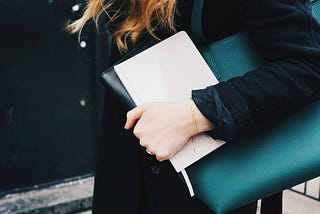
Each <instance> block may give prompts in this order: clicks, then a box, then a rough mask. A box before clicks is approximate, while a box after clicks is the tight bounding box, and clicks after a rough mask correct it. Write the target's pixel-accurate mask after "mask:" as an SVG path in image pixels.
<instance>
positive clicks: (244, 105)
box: [93, 0, 320, 214]
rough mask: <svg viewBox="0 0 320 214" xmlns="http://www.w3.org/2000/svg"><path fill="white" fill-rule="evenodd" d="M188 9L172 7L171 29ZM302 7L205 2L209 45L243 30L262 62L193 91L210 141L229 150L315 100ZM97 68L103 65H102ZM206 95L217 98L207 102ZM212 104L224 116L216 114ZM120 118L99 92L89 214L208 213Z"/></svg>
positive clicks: (315, 45) (318, 76) (314, 61)
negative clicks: (260, 126) (101, 103)
mask: <svg viewBox="0 0 320 214" xmlns="http://www.w3.org/2000/svg"><path fill="white" fill-rule="evenodd" d="M179 2H180V1H179ZM191 4H192V0H181V3H180V4H179V7H178V8H179V10H180V13H181V15H180V16H177V23H178V25H179V26H178V28H179V29H184V30H186V31H187V32H189V31H190V18H189V17H190V12H191ZM309 5H310V2H309V1H307V0H224V1H212V0H207V1H205V10H204V16H203V23H204V28H205V34H206V36H207V39H208V40H209V41H211V42H212V41H216V40H219V39H221V38H223V37H226V36H228V35H231V34H233V33H236V32H238V31H247V32H248V33H249V35H250V37H251V39H252V41H253V42H254V44H255V45H256V47H257V48H258V49H259V51H260V52H261V54H262V55H263V57H264V58H265V61H266V63H265V64H264V65H263V66H261V67H259V68H258V69H256V70H254V71H251V72H249V73H247V74H246V75H244V76H242V77H238V78H233V79H231V80H229V81H227V82H222V83H219V84H218V85H216V86H210V87H208V88H207V89H203V90H197V91H193V94H192V97H193V99H194V100H195V102H196V105H197V106H198V108H199V109H200V111H201V112H202V113H203V114H204V115H205V116H206V117H207V118H208V119H209V120H211V121H212V123H213V124H215V125H216V128H215V129H214V130H213V131H212V132H210V133H209V134H210V135H212V136H213V137H214V138H220V139H225V140H227V141H228V142H229V143H233V141H234V140H235V139H238V138H240V137H242V136H243V134H245V133H247V132H248V131H249V130H250V129H251V127H252V126H253V125H255V124H256V123H258V122H261V121H263V120H267V119H269V118H272V117H279V116H281V115H283V114H284V113H286V112H288V111H292V110H295V109H297V108H300V107H301V106H303V105H306V104H307V103H309V102H312V101H313V100H315V99H318V98H319V95H320V26H319V24H318V23H317V22H316V20H315V19H313V17H312V15H311V12H310V6H309ZM186 17H187V18H186ZM162 36H163V37H166V36H168V35H166V34H163V35H162ZM102 39H103V37H102ZM149 39H150V38H149ZM102 48H103V46H102ZM129 55H130V54H129ZM119 59H120V55H119V53H118V52H117V51H116V49H113V54H112V58H111V62H110V64H109V65H112V64H113V63H115V62H116V61H118V60H119ZM101 64H103V65H104V66H105V68H106V67H107V66H108V65H107V64H108V63H106V61H105V62H102V63H101ZM214 91H216V92H217V93H218V95H219V96H218V98H217V97H216V98H215V99H214V98H213V92H214ZM217 105H220V107H222V109H223V110H224V115H227V116H221V115H218V114H217V113H216V110H215V109H216V106H217ZM126 111H127V109H125V108H123V107H122V106H121V105H120V104H119V102H118V101H117V100H116V98H115V97H114V96H113V94H112V93H111V92H110V91H108V90H107V91H106V94H105V107H104V113H103V116H102V120H103V122H102V129H101V132H102V135H101V142H100V145H99V149H98V165H97V171H96V183H95V190H94V209H93V210H94V212H95V213H129V214H131V213H132V214H133V213H210V211H209V210H208V209H207V208H206V207H205V205H203V204H202V203H201V202H200V201H199V200H198V199H196V198H193V199H191V198H190V197H189V195H188V190H187V188H186V187H185V185H184V184H183V183H182V181H181V180H180V178H179V177H178V176H177V175H176V173H175V171H174V169H173V168H172V166H171V165H170V163H169V162H168V161H165V162H163V163H159V162H157V161H156V160H155V159H154V158H153V157H152V156H150V155H148V154H147V153H146V152H145V150H144V149H143V148H141V147H140V146H139V143H138V140H137V139H136V138H135V137H134V136H133V134H132V132H130V131H125V130H124V129H123V126H124V123H125V121H126ZM234 143H235V142H234ZM273 202H274V201H273ZM253 208H254V207H253ZM245 209H247V210H250V209H252V206H248V207H247V208H245ZM242 213H254V212H249V211H248V212H246V211H243V212H242ZM272 213H276V211H273V212H272Z"/></svg>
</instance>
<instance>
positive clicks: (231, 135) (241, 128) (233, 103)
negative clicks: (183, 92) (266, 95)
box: [192, 82, 253, 142]
mask: <svg viewBox="0 0 320 214" xmlns="http://www.w3.org/2000/svg"><path fill="white" fill-rule="evenodd" d="M192 99H193V100H194V102H195V104H196V105H197V107H198V108H199V110H200V111H201V113H202V114H203V115H204V116H205V117H206V118H207V119H208V120H210V121H211V122H212V123H213V124H214V125H215V128H214V129H213V130H212V131H210V132H208V133H207V134H209V135H210V136H212V137H213V138H215V139H221V140H225V141H228V142H230V141H232V140H234V139H236V138H240V137H242V136H243V135H245V134H246V133H247V132H248V130H249V129H250V128H251V127H252V123H253V122H252V118H251V113H250V111H249V108H248V106H247V104H246V102H245V101H244V99H243V98H242V97H241V95H240V94H239V93H238V91H237V90H236V89H235V88H234V87H233V86H232V84H231V83H230V82H221V83H219V84H217V85H214V86H210V87H207V88H205V89H200V90H193V91H192Z"/></svg>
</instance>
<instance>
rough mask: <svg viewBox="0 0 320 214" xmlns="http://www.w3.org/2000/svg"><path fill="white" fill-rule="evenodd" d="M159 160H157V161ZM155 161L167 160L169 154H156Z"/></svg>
mask: <svg viewBox="0 0 320 214" xmlns="http://www.w3.org/2000/svg"><path fill="white" fill-rule="evenodd" d="M158 158H159V159H158ZM157 159H158V160H162V161H163V160H167V159H169V154H168V152H158V153H157Z"/></svg>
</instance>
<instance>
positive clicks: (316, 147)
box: [186, 0, 320, 213]
mask: <svg viewBox="0 0 320 214" xmlns="http://www.w3.org/2000/svg"><path fill="white" fill-rule="evenodd" d="M202 6H203V0H195V4H194V8H193V23H192V25H193V33H194V34H195V35H194V36H195V37H197V39H200V40H201V39H203V38H204V37H203V34H202V27H201V13H202ZM312 10H313V13H314V16H315V17H316V18H317V19H318V20H320V1H313V6H312ZM203 41H204V40H203ZM200 52H201V53H202V55H203V56H204V58H205V59H206V61H207V63H208V64H209V66H210V68H211V70H212V71H213V73H214V74H215V75H216V76H217V78H218V79H219V80H220V81H223V80H228V79H229V78H232V77H236V76H241V75H243V74H244V73H246V72H247V71H250V70H252V69H254V68H256V67H258V66H259V65H261V64H262V63H263V60H262V58H260V57H259V53H258V52H257V50H256V49H255V47H254V45H253V44H252V43H251V42H250V39H249V37H248V36H247V34H246V33H239V34H236V35H233V36H231V37H228V38H226V39H224V40H222V41H219V42H216V43H213V44H208V45H205V46H203V48H202V50H200ZM226 59H227V60H226ZM273 124H276V125H273V126H269V127H268V128H267V129H263V131H257V132H256V134H255V135H253V136H250V137H249V138H247V139H245V140H241V142H235V143H232V144H228V143H226V144H225V145H224V146H222V147H220V148H219V149H218V150H216V151H214V152H213V153H211V154H209V155H207V156H206V157H204V158H202V159H201V160H199V161H198V162H196V163H195V164H193V165H191V166H190V167H188V168H187V169H186V171H187V173H188V175H189V179H190V181H191V184H192V186H193V188H194V192H195V195H196V196H197V197H198V198H200V199H201V200H202V201H203V202H204V203H205V204H206V205H207V206H209V207H210V208H211V209H212V210H213V211H215V212H217V213H225V212H227V211H230V210H233V209H235V208H238V207H241V206H243V205H245V204H248V203H250V202H253V201H255V200H258V199H260V198H264V197H266V196H269V195H272V194H274V193H277V192H280V191H282V190H284V189H287V188H290V187H292V186H294V185H297V184H299V183H301V182H304V181H307V180H309V179H312V178H315V177H317V176H319V175H320V101H316V102H315V103H313V104H311V105H309V106H306V107H305V108H304V109H301V110H300V111H299V112H297V113H295V114H294V115H291V116H289V117H288V118H286V119H284V120H281V121H277V123H273Z"/></svg>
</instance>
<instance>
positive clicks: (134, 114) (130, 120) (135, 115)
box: [124, 106, 144, 129]
mask: <svg viewBox="0 0 320 214" xmlns="http://www.w3.org/2000/svg"><path fill="white" fill-rule="evenodd" d="M143 112H144V107H142V106H138V107H136V108H134V109H132V110H131V111H128V113H127V121H126V124H125V125H124V128H125V129H131V128H132V127H133V125H134V124H135V123H136V121H137V120H139V119H140V118H141V116H142V114H143Z"/></svg>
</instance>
